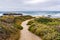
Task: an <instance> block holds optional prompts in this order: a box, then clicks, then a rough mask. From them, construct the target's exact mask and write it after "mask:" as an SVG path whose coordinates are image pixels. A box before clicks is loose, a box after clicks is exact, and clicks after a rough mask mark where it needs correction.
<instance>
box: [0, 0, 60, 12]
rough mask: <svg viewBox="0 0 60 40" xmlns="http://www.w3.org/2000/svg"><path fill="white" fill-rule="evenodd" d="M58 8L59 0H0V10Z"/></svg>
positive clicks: (59, 7) (59, 8)
mask: <svg viewBox="0 0 60 40" xmlns="http://www.w3.org/2000/svg"><path fill="white" fill-rule="evenodd" d="M14 10H18V11H19V10H20V11H22V10H26V11H30V10H34V11H35V10H40V11H41V10H47V11H48V10H53V11H54V10H60V0H0V11H14Z"/></svg>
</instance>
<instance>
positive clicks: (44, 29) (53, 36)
mask: <svg viewBox="0 0 60 40" xmlns="http://www.w3.org/2000/svg"><path fill="white" fill-rule="evenodd" d="M28 25H30V27H29V29H28V30H29V31H31V32H32V33H34V34H36V35H38V36H39V37H41V38H42V40H60V19H59V18H47V17H40V18H35V19H33V20H31V21H29V22H28Z"/></svg>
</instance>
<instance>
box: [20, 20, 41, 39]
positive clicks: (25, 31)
mask: <svg viewBox="0 0 60 40" xmlns="http://www.w3.org/2000/svg"><path fill="white" fill-rule="evenodd" d="M28 21H29V20H27V21H24V22H23V23H22V24H21V25H22V26H23V30H21V37H20V39H19V40H41V39H40V38H39V37H38V36H36V35H34V34H33V33H31V32H30V31H28V28H29V27H28V25H26V24H27V23H28Z"/></svg>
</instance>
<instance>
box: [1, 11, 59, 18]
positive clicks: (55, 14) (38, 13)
mask: <svg viewBox="0 0 60 40" xmlns="http://www.w3.org/2000/svg"><path fill="white" fill-rule="evenodd" d="M7 12H15V13H21V14H23V15H31V16H47V15H51V16H52V17H59V18H60V11H2V12H0V16H2V14H4V13H7Z"/></svg>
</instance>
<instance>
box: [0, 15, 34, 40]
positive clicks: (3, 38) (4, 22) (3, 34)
mask: <svg viewBox="0 0 60 40" xmlns="http://www.w3.org/2000/svg"><path fill="white" fill-rule="evenodd" d="M31 18H33V17H32V16H29V15H25V16H13V15H7V16H1V17H0V40H19V38H20V30H22V29H23V27H22V26H21V23H22V22H23V21H25V20H28V19H31Z"/></svg>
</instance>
